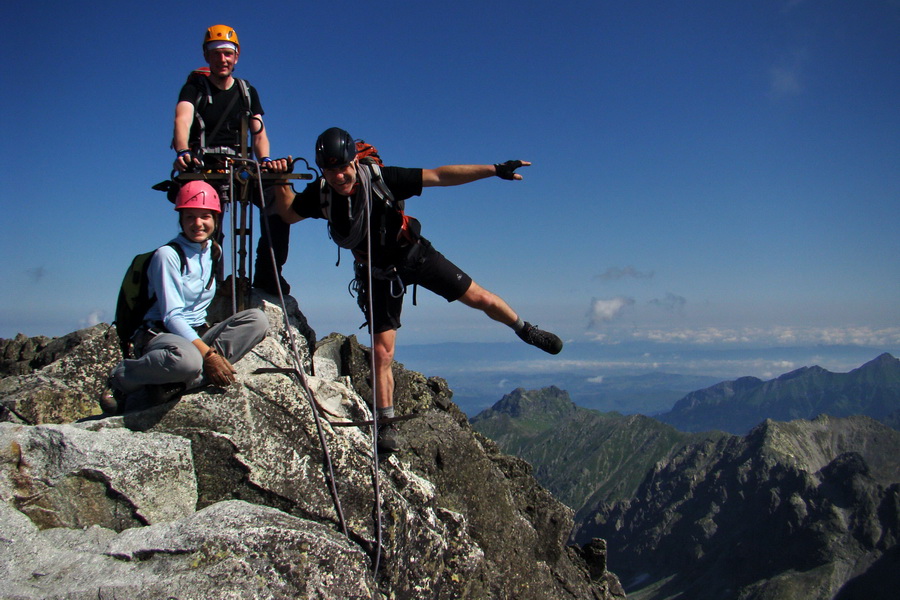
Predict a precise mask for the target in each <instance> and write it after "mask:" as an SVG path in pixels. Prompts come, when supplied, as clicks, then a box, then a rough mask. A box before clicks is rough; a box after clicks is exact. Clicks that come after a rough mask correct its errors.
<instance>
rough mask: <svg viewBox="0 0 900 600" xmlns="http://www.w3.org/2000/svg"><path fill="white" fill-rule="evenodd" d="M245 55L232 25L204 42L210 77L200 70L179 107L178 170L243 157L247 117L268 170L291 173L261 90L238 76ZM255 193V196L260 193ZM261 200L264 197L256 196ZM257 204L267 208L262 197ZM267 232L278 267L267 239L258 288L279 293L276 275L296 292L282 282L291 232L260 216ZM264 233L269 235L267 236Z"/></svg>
mask: <svg viewBox="0 0 900 600" xmlns="http://www.w3.org/2000/svg"><path fill="white" fill-rule="evenodd" d="M240 55H241V45H240V42H239V41H238V37H237V33H236V32H235V31H234V29H232V28H231V27H229V26H227V25H213V26H212V27H210V28H209V29H207V30H206V35H205V36H204V39H203V58H204V59H205V60H206V62H207V64H208V65H209V69H208V71H209V72H208V74H205V73H204V72H205V70H203V71H195V72H194V73H193V74H192V76H191V77H190V78H189V79H188V81H187V83H185V84H184V86H182V88H181V92H180V93H179V94H178V104H176V105H175V132H174V135H173V137H172V146H173V148H174V149H175V151H176V152H177V154H178V155H177V157H176V158H175V163H174V166H175V169H177V170H178V171H185V170H188V169H192V168H195V167H200V166H201V165H200V161H199V160H198V157H197V154H198V152H197V151H198V150H200V149H201V148H202V149H216V148H226V149H229V150H233V151H234V152H235V153H236V154H240V150H241V145H242V143H246V140H241V120H242V118H244V117H245V116H246V117H247V130H248V133H249V136H250V150H252V152H253V154H254V155H255V156H256V159H257V160H258V161H260V162H261V163H262V164H263V167H264V168H265V169H267V170H269V171H272V172H284V171H287V170H288V165H287V161H286V160H285V159H277V160H272V159H271V158H270V157H269V137H268V135H267V134H266V128H265V125H264V123H263V119H262V116H263V114H264V113H263V108H262V104H261V103H260V101H259V94H258V93H257V92H256V88H254V87H253V86H252V85H250V84H249V83H247V82H246V81H241V80H238V79H237V78H235V77H234V69H235V66H236V65H237V63H238V59H239V58H240ZM255 191H256V190H255V189H254V190H251V193H255ZM255 195H256V196H258V194H255ZM256 203H257V204H259V205H262V200H261V199H259V198H257V199H256ZM263 220H265V221H266V222H265V223H262V225H263V227H265V226H268V228H269V232H270V235H271V238H272V246H273V249H274V251H275V263H276V264H275V266H274V267H273V265H272V261H271V257H270V253H269V246H268V240H267V238H266V236H265V235H264V234H263V235H262V236H261V237H260V243H259V244H258V245H257V253H256V268H255V270H254V282H253V285H254V287H259V288H262V289H264V290H265V291H267V292H269V293H272V294H276V293H277V288H276V286H275V281H276V279H275V278H276V271H277V275H278V277H279V278H281V286H282V292H283V293H285V294H287V293H289V292H290V286H289V285H288V284H287V282H286V281H285V280H284V278H283V277H281V268H282V266H283V265H284V263H285V262H286V261H287V254H288V240H289V237H288V236H289V233H290V228H289V227H287V226H286V224H285V223H284V222H283V221H282V220H281V219H280V218H278V215H276V214H272V215H268V216H266V215H265V214H261V215H260V221H261V222H262V221H263ZM263 233H264V232H263Z"/></svg>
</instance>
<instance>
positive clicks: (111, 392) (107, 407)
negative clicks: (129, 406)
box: [97, 377, 125, 415]
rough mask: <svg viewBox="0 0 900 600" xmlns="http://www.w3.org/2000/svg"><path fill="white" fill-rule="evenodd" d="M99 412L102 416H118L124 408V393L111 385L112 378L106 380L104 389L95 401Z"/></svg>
mask: <svg viewBox="0 0 900 600" xmlns="http://www.w3.org/2000/svg"><path fill="white" fill-rule="evenodd" d="M97 402H98V404H100V410H102V411H103V414H104V415H118V414H121V413H122V410H123V409H124V408H125V392H123V391H122V390H120V389H118V388H117V387H116V386H115V384H114V383H113V379H112V377H108V378H107V379H106V388H104V390H103V391H102V392H101V393H100V398H98V399H97Z"/></svg>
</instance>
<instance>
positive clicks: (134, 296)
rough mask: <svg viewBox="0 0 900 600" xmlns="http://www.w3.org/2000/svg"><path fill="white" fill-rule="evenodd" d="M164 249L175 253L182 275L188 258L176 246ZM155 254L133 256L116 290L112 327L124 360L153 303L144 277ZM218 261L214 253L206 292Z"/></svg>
mask: <svg viewBox="0 0 900 600" xmlns="http://www.w3.org/2000/svg"><path fill="white" fill-rule="evenodd" d="M166 246H169V247H170V248H172V249H174V250H175V252H177V253H178V258H179V260H180V261H181V272H182V273H184V272H185V270H186V269H187V257H186V256H185V254H184V248H182V247H181V245H180V244H178V243H177V242H169V243H168V244H166ZM158 249H159V248H157V249H156V250H158ZM156 250H151V251H150V252H143V253H141V254H138V255H137V256H135V257H134V259H132V261H131V265H130V266H129V267H128V270H127V271H125V277H124V278H123V279H122V285H121V286H120V287H119V298H118V300H117V301H116V318H115V321H113V324H114V325H115V326H116V335H117V336H118V338H119V347H120V348H121V349H122V356H123V357H124V358H132V348H131V342H132V338H133V337H134V334H135V333H136V332H137V330H138V329H140V327H141V325H143V323H144V317H145V316H146V315H147V311H148V310H150V307H151V306H153V303H154V302H156V296H155V295H154V296H150V281H149V279H148V277H147V269H148V268H149V267H150V259H151V258H153V255H154V254H155V253H156ZM219 254H220V253H219ZM217 261H218V256H217V253H216V252H213V268H212V275H211V276H210V278H209V283H207V284H206V289H209V288H210V286H211V285H212V283H213V280H214V279H215V273H216V262H217Z"/></svg>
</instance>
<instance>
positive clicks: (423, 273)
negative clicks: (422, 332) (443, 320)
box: [362, 240, 472, 333]
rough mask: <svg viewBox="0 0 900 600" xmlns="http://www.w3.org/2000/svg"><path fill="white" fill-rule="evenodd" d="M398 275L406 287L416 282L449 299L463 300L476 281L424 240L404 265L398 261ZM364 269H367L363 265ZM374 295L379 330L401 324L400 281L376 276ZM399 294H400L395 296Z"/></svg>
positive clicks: (398, 326)
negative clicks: (463, 296) (473, 281)
mask: <svg viewBox="0 0 900 600" xmlns="http://www.w3.org/2000/svg"><path fill="white" fill-rule="evenodd" d="M397 271H398V275H399V276H400V280H401V281H402V282H403V286H404V287H410V286H412V285H414V284H417V285H420V286H422V287H423V288H425V289H426V290H429V291H432V292H434V293H435V294H437V295H438V296H441V297H443V298H444V299H446V300H447V302H453V301H454V300H459V299H460V298H461V297H462V295H463V294H465V293H466V291H467V290H468V289H469V286H470V285H472V278H471V277H469V276H468V275H467V274H466V273H465V272H464V271H463V270H462V269H460V268H459V267H457V266H456V265H455V264H453V263H452V262H450V261H449V260H447V258H446V257H445V256H444V255H443V254H441V253H440V252H438V251H437V250H435V249H434V248H432V246H431V243H430V242H428V241H427V240H423V241H421V242H419V243H418V244H417V245H416V248H415V252H413V253H412V255H411V256H410V260H408V261H406V264H404V265H402V266H401V265H398V269H397ZM362 272H363V273H364V272H365V265H363V270H362ZM372 287H373V288H375V289H374V294H373V296H372V304H373V310H374V313H375V317H374V319H373V325H374V329H373V331H374V332H375V333H383V332H385V331H389V330H391V329H399V328H400V313H401V312H402V310H403V294H402V293H400V290H399V289H398V287H399V286H398V284H397V282H396V281H393V282H392V281H390V280H385V279H373V281H372ZM395 296H397V297H395Z"/></svg>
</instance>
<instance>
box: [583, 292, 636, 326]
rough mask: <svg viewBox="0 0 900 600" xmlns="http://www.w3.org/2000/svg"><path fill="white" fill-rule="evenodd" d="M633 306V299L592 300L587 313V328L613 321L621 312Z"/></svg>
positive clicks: (619, 297)
mask: <svg viewBox="0 0 900 600" xmlns="http://www.w3.org/2000/svg"><path fill="white" fill-rule="evenodd" d="M633 304H634V298H627V297H625V296H616V297H615V298H610V299H609V300H601V299H599V298H594V299H593V300H591V308H590V311H588V318H589V320H590V323H589V324H588V327H594V326H595V325H597V324H599V323H605V322H607V321H611V320H612V319H614V318H615V317H616V316H617V315H618V314H619V313H620V312H622V310H623V309H624V308H626V307H628V306H632V305H633Z"/></svg>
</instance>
